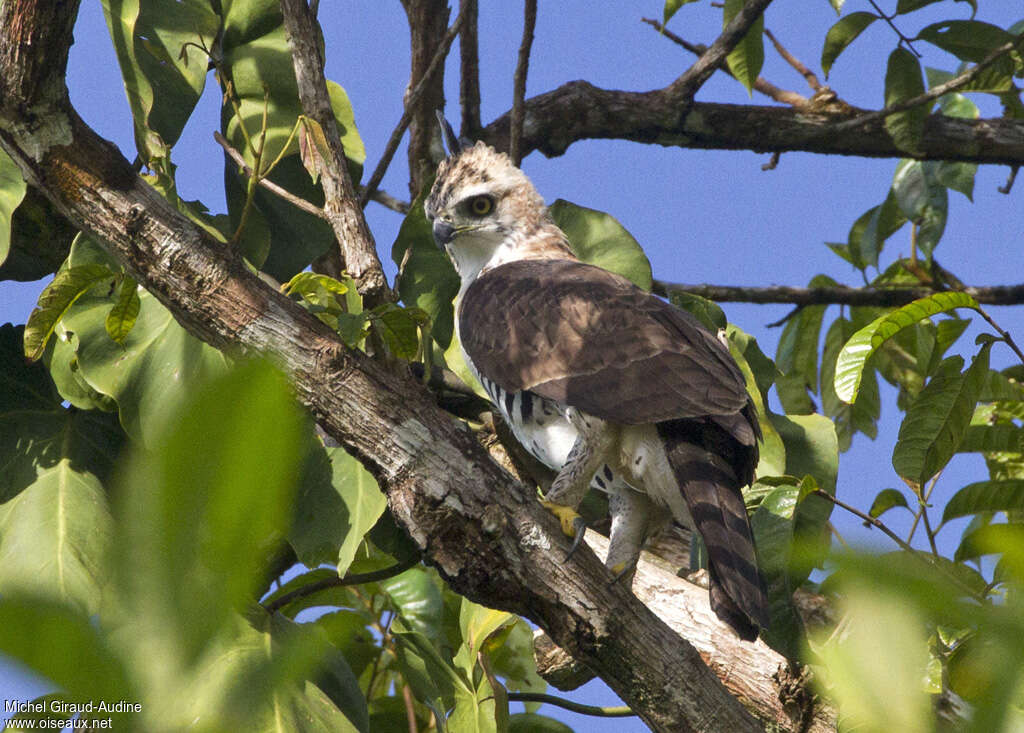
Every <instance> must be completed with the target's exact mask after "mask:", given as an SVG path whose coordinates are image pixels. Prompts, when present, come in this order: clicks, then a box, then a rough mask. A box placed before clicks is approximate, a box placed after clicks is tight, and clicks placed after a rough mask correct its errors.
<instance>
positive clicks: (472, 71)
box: [459, 0, 480, 140]
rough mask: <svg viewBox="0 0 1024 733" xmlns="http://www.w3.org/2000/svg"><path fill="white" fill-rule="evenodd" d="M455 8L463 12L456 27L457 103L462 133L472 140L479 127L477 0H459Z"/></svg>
mask: <svg viewBox="0 0 1024 733" xmlns="http://www.w3.org/2000/svg"><path fill="white" fill-rule="evenodd" d="M461 2H462V8H461V10H460V11H459V12H465V13H466V20H465V21H463V23H462V30H461V31H459V33H460V35H459V60H460V64H459V65H460V67H461V68H460V69H459V71H460V74H459V106H460V107H462V126H461V128H460V130H459V132H460V134H461V135H462V136H463V137H468V138H469V139H471V140H475V139H476V136H477V133H478V131H479V130H480V49H479V43H478V41H477V16H478V15H479V10H480V8H479V5H478V3H477V0H461Z"/></svg>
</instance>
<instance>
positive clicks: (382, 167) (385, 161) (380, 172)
mask: <svg viewBox="0 0 1024 733" xmlns="http://www.w3.org/2000/svg"><path fill="white" fill-rule="evenodd" d="M465 19H466V6H465V5H463V6H462V10H461V11H459V17H458V18H456V19H455V22H454V23H452V25H451V28H449V29H448V32H447V33H445V34H444V38H442V39H441V45H440V46H438V47H437V52H436V53H435V54H434V56H433V58H431V59H430V65H429V66H427V70H426V71H425V72H424V73H423V76H422V78H420V80H419V83H418V84H416V87H415V88H414V89H413V90H412V92H411V93H410V94H409V97H408V98H407V99H406V101H405V109H404V110H403V111H402V118H401V119H400V120H399V121H398V124H397V125H395V129H394V130H392V132H391V137H389V138H388V142H387V145H385V146H384V153H383V154H382V155H381V157H380V160H379V161H378V162H377V167H376V168H374V169H373V175H371V176H370V180H368V181H367V182H366V186H365V187H364V188H363V192H362V193H361V194H360V195H359V206H360V207H362V208H364V209H365V208H366V204H367V203H368V202H369V201H370V198H371V197H372V196H373V193H374V191H376V190H377V187H378V186H379V185H380V182H381V181H382V180H384V174H385V173H387V170H388V166H390V165H391V160H392V159H393V158H394V157H395V152H396V151H397V150H398V144H399V143H400V142H402V136H403V135H405V131H406V129H407V128H408V127H409V123H410V122H411V121H412V114H413V110H414V109H416V103H417V102H418V101H419V98H420V97H421V96H422V95H423V92H424V91H425V90H426V89H427V87H428V85H429V84H430V80H431V77H432V76H433V75H434V73H435V72H436V71H437V70H438V68H440V66H441V63H442V62H443V61H444V59H445V57H446V56H447V55H448V49H450V48H451V47H452V42H453V41H454V40H455V36H457V35H458V34H459V29H460V28H461V27H462V24H463V22H465Z"/></svg>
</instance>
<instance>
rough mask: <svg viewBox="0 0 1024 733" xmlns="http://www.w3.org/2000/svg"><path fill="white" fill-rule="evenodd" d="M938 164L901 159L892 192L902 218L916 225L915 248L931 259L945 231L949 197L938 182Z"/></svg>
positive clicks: (944, 188) (894, 177)
mask: <svg viewBox="0 0 1024 733" xmlns="http://www.w3.org/2000/svg"><path fill="white" fill-rule="evenodd" d="M937 169H938V164H937V163H934V162H931V161H929V162H926V163H922V162H920V161H916V160H906V159H904V160H901V161H900V162H899V164H898V165H897V166H896V173H895V175H894V176H893V183H892V192H893V195H894V196H895V197H896V203H897V204H899V207H900V209H901V210H902V211H903V213H904V215H906V217H907V218H908V219H910V220H911V221H912V222H914V223H915V224H917V225H918V230H917V237H916V239H915V241H916V243H917V246H918V247H919V248H920V249H921V250H922V251H923V252H924V253H925V255H926V256H927V257H929V258H931V253H932V250H934V249H935V245H936V244H937V243H938V241H939V239H940V238H941V237H942V233H943V231H944V230H945V228H946V214H947V211H948V209H949V196H948V194H947V191H946V187H945V186H944V185H942V184H941V183H940V182H939V181H938V180H937Z"/></svg>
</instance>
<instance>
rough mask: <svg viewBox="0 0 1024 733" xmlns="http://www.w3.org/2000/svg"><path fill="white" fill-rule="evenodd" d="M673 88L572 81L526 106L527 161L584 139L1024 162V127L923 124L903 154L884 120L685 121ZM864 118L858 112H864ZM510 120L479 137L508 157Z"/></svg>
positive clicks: (707, 111) (767, 114)
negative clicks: (914, 146) (915, 146)
mask: <svg viewBox="0 0 1024 733" xmlns="http://www.w3.org/2000/svg"><path fill="white" fill-rule="evenodd" d="M670 89H671V87H666V88H664V89H658V90H655V91H651V92H628V91H617V90H609V89H601V88H598V87H595V86H594V85H593V84H590V83H589V82H586V81H573V82H569V83H567V84H564V85H562V86H561V87H559V88H558V89H555V90H553V91H550V92H546V93H544V94H540V95H538V96H536V97H532V98H530V99H528V100H527V101H526V104H525V107H526V115H525V117H526V123H525V124H524V125H523V136H522V145H523V147H522V153H523V155H524V156H525V155H526V154H527V153H529V152H531V151H533V150H539V151H540V152H542V153H543V154H544V155H547V156H549V157H554V156H558V155H562V154H563V153H564V152H565V151H566V150H567V149H568V148H569V146H570V145H572V144H573V143H574V142H577V141H579V140H586V139H618V140H632V141H634V142H641V143H653V144H658V145H671V146H677V147H683V148H703V149H708V150H753V151H754V152H758V153H774V152H787V151H794V150H801V151H805V152H811V153H824V154H828V155H856V156H860V157H868V158H906V157H914V158H917V159H919V160H962V161H967V162H973V163H997V164H1005V165H1020V164H1024V120H1012V119H1005V118H990V119H980V120H968V119H961V118H956V117H947V116H945V115H941V114H934V115H931V116H930V117H928V119H927V120H926V121H925V128H924V134H923V135H922V138H921V141H920V145H919V148H920V149H919V150H917V151H915V152H914V153H908V152H907V151H906V150H902V149H900V148H898V147H896V145H895V143H893V141H892V139H891V138H890V137H889V133H888V132H886V130H885V125H884V123H883V121H882V120H881V119H872V120H869V121H868V122H866V123H864V124H862V125H860V124H859V125H858V127H857V129H854V130H848V131H846V132H845V133H843V134H842V135H838V134H836V129H837V127H838V126H839V125H841V124H843V122H844V121H846V120H849V119H850V114H849V113H844V112H842V111H832V110H830V109H829V108H828V107H827V106H826V107H823V108H822V109H816V110H815V113H808V112H807V111H804V110H799V109H788V108H784V107H763V106H756V105H737V104H713V103H701V102H694V103H693V104H692V105H690V106H689V107H688V108H687V110H686V113H685V114H684V115H682V116H680V115H679V114H678V105H677V103H676V102H675V101H674V99H673V97H672V95H671V93H670ZM858 111H860V110H853V112H858ZM508 135H509V114H508V113H507V112H506V113H505V114H504V115H502V116H501V117H499V118H498V119H496V120H494V121H493V122H492V123H491V124H489V125H487V126H486V127H485V128H484V129H483V130H482V131H481V139H483V140H485V141H486V142H488V143H489V144H491V145H493V146H495V147H496V148H498V149H500V150H507V145H508Z"/></svg>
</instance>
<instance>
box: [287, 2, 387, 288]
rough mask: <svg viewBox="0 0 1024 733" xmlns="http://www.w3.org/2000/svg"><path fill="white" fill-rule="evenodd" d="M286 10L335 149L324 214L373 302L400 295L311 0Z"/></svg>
mask: <svg viewBox="0 0 1024 733" xmlns="http://www.w3.org/2000/svg"><path fill="white" fill-rule="evenodd" d="M281 13H282V14H283V15H284V26H285V31H286V32H287V34H288V45H289V46H290V47H291V50H292V63H293V65H294V67H295V80H296V81H297V82H298V87H299V99H300V101H301V102H302V109H303V111H304V112H305V113H306V116H307V117H309V118H310V119H312V120H315V121H316V122H317V123H318V124H319V125H320V128H321V129H322V130H323V132H324V137H325V138H326V140H327V147H328V149H329V151H330V155H329V157H328V158H327V159H326V160H325V161H324V166H323V170H322V171H321V174H320V181H321V184H322V185H323V189H324V218H326V219H327V221H328V222H329V223H330V225H331V228H332V229H333V230H334V236H335V238H336V239H337V240H338V246H339V248H340V250H339V251H340V253H341V256H342V260H343V263H342V264H343V267H344V269H345V271H346V272H348V274H349V275H350V276H351V277H352V279H353V280H355V282H356V287H357V289H358V290H359V294H360V295H362V296H363V300H364V301H365V302H366V304H367V306H368V307H373V306H374V305H377V304H378V303H382V302H385V301H389V300H394V295H392V293H391V289H390V288H388V283H387V279H386V278H385V277H384V270H383V268H382V267H381V263H380V259H379V258H378V257H377V245H376V243H375V242H374V240H373V235H372V234H371V233H370V229H369V227H367V225H366V219H365V217H364V216H363V212H362V209H360V207H359V205H358V200H357V197H356V192H355V187H354V186H353V185H352V179H351V178H350V177H349V174H348V161H347V160H346V158H345V148H344V146H343V145H342V143H341V136H340V135H339V134H338V125H337V122H336V121H335V119H334V111H333V109H332V108H331V100H330V97H329V96H328V94H327V79H326V78H325V77H324V62H323V59H322V58H321V57H320V50H319V45H318V42H317V38H318V35H317V33H316V30H315V28H314V20H313V17H312V16H311V15H310V12H309V7H308V6H307V5H306V2H305V0H281Z"/></svg>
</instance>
